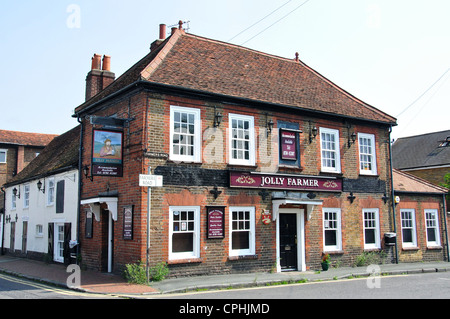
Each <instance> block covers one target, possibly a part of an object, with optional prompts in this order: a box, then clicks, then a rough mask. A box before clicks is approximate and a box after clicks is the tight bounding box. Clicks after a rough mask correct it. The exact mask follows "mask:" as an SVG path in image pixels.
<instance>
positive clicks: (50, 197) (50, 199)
mask: <svg viewBox="0 0 450 319" xmlns="http://www.w3.org/2000/svg"><path fill="white" fill-rule="evenodd" d="M45 183H46V184H47V185H46V189H45V190H46V192H47V196H46V205H47V206H53V205H54V204H55V197H56V196H55V191H56V183H55V178H54V177H51V178H48V179H46V181H45ZM51 183H52V186H50V185H51Z"/></svg>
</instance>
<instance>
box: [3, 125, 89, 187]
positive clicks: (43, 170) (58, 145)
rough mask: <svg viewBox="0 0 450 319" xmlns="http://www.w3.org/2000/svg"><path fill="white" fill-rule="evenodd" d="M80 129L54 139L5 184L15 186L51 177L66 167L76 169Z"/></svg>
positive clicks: (77, 127)
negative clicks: (42, 177)
mask: <svg viewBox="0 0 450 319" xmlns="http://www.w3.org/2000/svg"><path fill="white" fill-rule="evenodd" d="M80 128H81V126H80V125H78V126H76V127H75V128H73V129H71V130H70V131H68V132H66V133H64V134H62V135H60V136H58V137H55V138H54V139H53V140H52V141H51V142H50V143H49V144H48V145H47V147H46V148H44V149H43V150H42V152H41V153H40V154H39V155H38V156H37V157H36V158H35V159H33V160H32V161H31V162H30V164H28V165H27V166H26V167H25V168H24V169H23V170H22V171H21V172H20V173H19V174H17V175H16V176H15V177H14V178H13V179H12V180H11V181H10V182H8V183H7V184H6V186H9V185H16V184H19V183H23V182H25V181H27V180H31V179H33V178H38V177H41V176H47V175H51V174H52V173H55V172H57V171H59V170H61V169H64V168H67V167H77V164H78V156H79V149H80Z"/></svg>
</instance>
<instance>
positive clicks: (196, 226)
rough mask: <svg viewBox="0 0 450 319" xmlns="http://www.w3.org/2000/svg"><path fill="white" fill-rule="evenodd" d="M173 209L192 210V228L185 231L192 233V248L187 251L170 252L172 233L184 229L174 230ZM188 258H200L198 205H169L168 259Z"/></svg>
mask: <svg viewBox="0 0 450 319" xmlns="http://www.w3.org/2000/svg"><path fill="white" fill-rule="evenodd" d="M175 211H193V212H194V229H193V230H192V231H186V232H189V233H192V234H193V250H192V251H189V252H172V248H173V234H174V233H180V232H184V231H174V230H173V223H174V218H173V215H174V212H175ZM188 258H200V206H170V207H169V260H180V259H188Z"/></svg>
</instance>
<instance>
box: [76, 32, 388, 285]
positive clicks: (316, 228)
mask: <svg viewBox="0 0 450 319" xmlns="http://www.w3.org/2000/svg"><path fill="white" fill-rule="evenodd" d="M102 62H103V63H102ZM110 64H111V59H110V57H109V56H104V57H103V61H102V59H101V56H100V55H97V54H96V55H94V57H93V58H92V67H91V71H90V72H89V73H88V75H87V78H86V101H85V102H84V103H83V104H81V105H80V106H78V107H77V108H76V109H75V111H74V115H73V116H74V117H76V118H78V121H79V122H80V123H81V129H82V133H81V136H82V138H81V140H80V144H81V145H80V149H81V150H82V152H81V162H80V163H81V164H80V171H81V172H82V174H81V175H82V176H81V191H80V192H81V197H80V234H79V237H80V238H79V241H80V244H81V260H82V264H83V265H84V266H86V267H88V268H92V269H98V270H101V271H108V272H120V271H121V270H123V268H124V266H125V265H126V264H129V263H137V262H139V261H143V262H144V263H146V262H148V265H149V266H150V267H151V266H154V265H156V264H158V263H160V262H165V263H167V265H168V267H169V269H170V276H174V277H175V276H190V275H201V274H223V273H238V272H257V271H276V272H280V271H286V270H298V271H306V270H315V269H319V268H320V262H321V259H322V256H323V254H330V256H331V260H332V262H333V263H335V264H340V265H342V266H345V265H353V263H354V261H355V258H356V257H357V256H358V255H361V254H362V253H363V252H367V251H375V252H380V255H382V256H384V257H385V260H384V261H385V262H388V263H389V262H393V259H394V256H393V254H394V250H393V248H392V246H390V245H386V243H385V234H386V233H391V232H392V231H393V225H392V200H391V199H392V198H391V194H392V192H391V168H390V161H389V154H390V153H389V145H390V144H389V140H390V131H391V128H392V126H395V125H396V119H395V118H393V117H391V116H390V115H388V114H385V113H384V112H382V111H380V110H378V109H376V108H374V107H373V106H370V105H368V104H366V103H364V102H363V101H361V100H359V99H358V98H356V97H355V96H353V95H351V94H350V93H348V92H346V91H345V90H343V89H342V88H340V87H338V86H337V85H336V84H334V83H333V82H331V81H330V80H328V79H327V78H325V77H324V76H322V75H321V74H319V73H318V72H316V71H315V70H313V69H311V68H310V67H309V66H307V65H306V64H305V63H303V62H302V61H301V60H300V59H299V56H298V54H296V56H295V58H292V59H291V58H283V57H279V56H274V55H271V54H268V53H264V52H259V51H255V50H252V49H249V48H245V47H241V46H237V45H234V44H230V43H225V42H221V41H216V40H213V39H208V38H204V37H201V36H196V35H193V34H189V33H186V32H185V31H184V30H183V29H182V24H180V27H179V28H172V30H171V34H170V36H168V37H167V38H166V27H165V25H160V38H159V39H158V40H156V41H154V42H153V43H152V45H151V51H150V52H149V54H148V55H147V56H145V57H143V58H142V59H141V60H140V61H138V62H137V63H136V64H134V65H133V66H132V67H131V68H130V69H129V70H127V71H126V72H125V73H124V74H123V75H121V76H120V77H118V78H117V79H115V75H114V73H112V72H111V70H110ZM343 71H344V70H343ZM150 175H153V176H150Z"/></svg>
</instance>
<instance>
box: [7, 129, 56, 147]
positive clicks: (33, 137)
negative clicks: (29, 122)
mask: <svg viewBox="0 0 450 319" xmlns="http://www.w3.org/2000/svg"><path fill="white" fill-rule="evenodd" d="M57 136H58V135H56V134H41V133H26V132H16V131H7V130H0V143H4V144H13V145H23V146H46V145H47V144H48V143H50V142H51V141H52V140H53V139H54V138H55V137H57Z"/></svg>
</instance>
